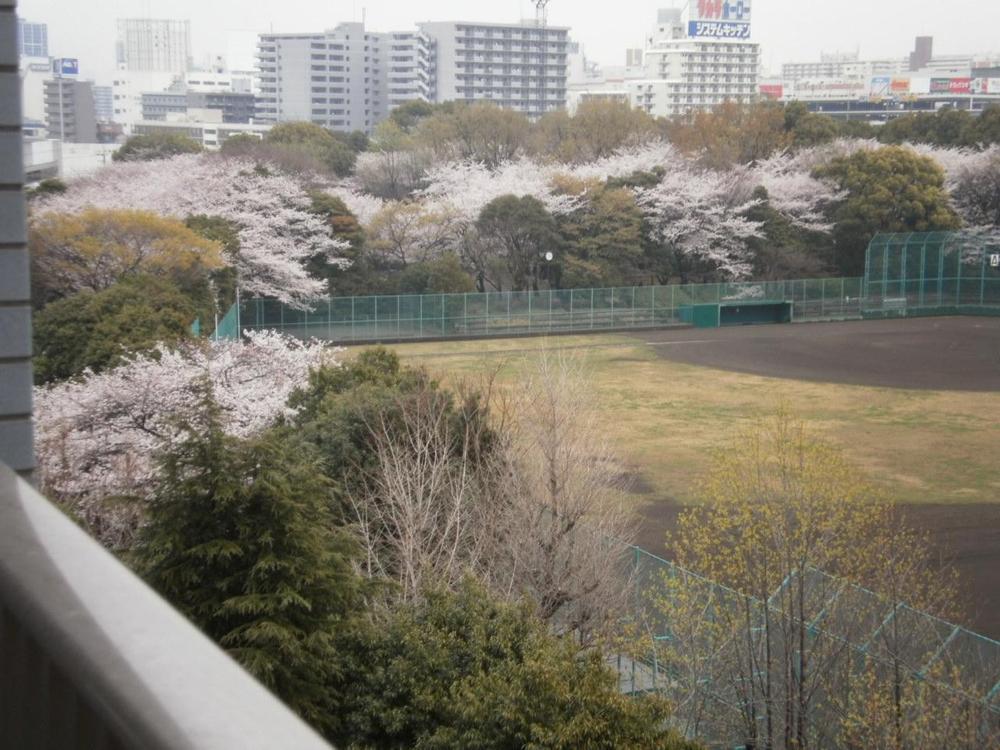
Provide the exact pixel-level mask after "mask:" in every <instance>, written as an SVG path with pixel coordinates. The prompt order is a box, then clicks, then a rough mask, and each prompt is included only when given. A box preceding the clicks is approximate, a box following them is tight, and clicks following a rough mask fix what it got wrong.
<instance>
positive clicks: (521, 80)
mask: <svg viewBox="0 0 1000 750" xmlns="http://www.w3.org/2000/svg"><path fill="white" fill-rule="evenodd" d="M568 47H569V40H568V29H565V28H555V27H546V26H539V25H537V24H535V23H533V22H532V23H530V24H529V23H524V24H466V23H457V22H446V23H424V24H420V25H419V29H418V30H415V31H396V32H387V33H375V32H370V31H367V30H366V29H365V28H364V25H363V24H360V23H342V24H340V25H338V26H337V27H336V28H334V29H332V30H328V31H325V32H322V33H315V34H263V35H261V37H260V40H259V43H258V50H257V60H258V68H259V70H260V95H259V97H258V104H257V119H258V120H260V121H261V122H281V121H288V120H308V121H310V122H315V123H318V124H320V125H323V126H324V127H328V128H332V129H334V130H343V131H349V130H364V131H367V132H370V131H371V130H372V129H373V128H374V127H375V125H377V124H378V123H379V122H381V121H382V120H384V119H385V118H386V117H388V115H389V112H391V111H392V109H393V108H395V107H397V106H399V105H400V104H402V103H404V102H407V101H412V100H421V101H429V102H445V101H464V102H477V101H489V102H494V103H495V104H497V105H499V106H502V107H506V108H509V109H515V110H518V111H520V112H524V113H525V114H526V115H528V116H529V117H532V118H535V117H540V116H541V115H543V114H545V113H546V112H551V111H552V110H557V109H563V108H564V107H565V105H566V76H567V61H568Z"/></svg>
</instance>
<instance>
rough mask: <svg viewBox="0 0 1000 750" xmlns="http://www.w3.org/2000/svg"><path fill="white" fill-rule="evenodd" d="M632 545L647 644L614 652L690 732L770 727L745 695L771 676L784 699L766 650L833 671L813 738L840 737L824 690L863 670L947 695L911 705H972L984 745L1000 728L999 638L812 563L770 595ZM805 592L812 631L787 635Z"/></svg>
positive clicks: (741, 732)
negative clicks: (794, 604)
mask: <svg viewBox="0 0 1000 750" xmlns="http://www.w3.org/2000/svg"><path fill="white" fill-rule="evenodd" d="M623 546H625V545H623ZM627 549H628V550H629V554H630V557H631V570H630V575H629V579H628V580H629V585H630V586H631V587H632V588H633V590H634V602H635V604H634V612H633V616H632V617H631V618H630V619H631V620H632V622H633V623H634V625H635V626H636V628H637V629H638V632H640V633H643V634H645V635H646V636H647V637H646V639H645V642H646V643H648V644H650V645H649V646H648V648H645V649H638V650H637V651H634V652H632V653H629V654H627V655H626V654H616V655H614V656H613V657H611V659H610V660H609V661H610V663H611V665H612V666H613V667H615V668H617V670H618V675H619V685H620V687H621V689H622V690H623V691H624V692H627V693H639V692H650V691H653V692H658V693H662V694H663V695H665V696H666V697H667V698H668V699H669V700H670V701H671V703H672V705H673V706H674V712H673V713H674V720H675V721H676V722H677V723H678V729H680V730H681V731H683V732H685V733H687V734H689V735H691V736H697V737H698V738H699V739H702V740H705V741H708V742H709V744H710V745H712V746H716V745H718V746H728V747H735V746H739V745H742V744H743V741H745V738H746V736H747V731H748V727H747V725H748V722H750V723H754V722H757V723H758V730H759V732H760V734H759V735H758V736H761V735H762V733H763V729H764V727H763V725H762V724H759V722H762V720H763V717H762V716H761V715H760V713H759V709H760V705H759V704H758V705H757V706H756V707H755V710H752V711H750V712H749V713H748V706H747V701H748V696H750V697H751V699H752V696H753V689H752V687H753V686H755V685H763V684H765V682H766V684H768V685H770V686H771V689H773V690H774V692H773V694H772V696H771V697H772V699H773V700H774V701H775V702H776V704H777V703H779V702H780V701H781V700H783V698H784V696H783V695H782V694H781V690H782V687H783V685H785V684H787V683H786V681H785V680H783V679H782V676H781V675H776V678H775V679H771V680H766V681H765V674H766V666H765V665H766V664H768V663H771V662H770V660H769V659H768V658H767V657H766V654H768V653H770V654H778V653H783V652H784V651H785V649H787V648H791V649H792V652H793V653H794V654H798V655H800V658H801V659H804V660H805V661H803V662H800V663H808V664H809V665H810V666H811V668H812V669H813V670H817V669H822V670H823V673H824V679H823V680H821V681H820V683H817V685H818V686H819V687H818V688H817V690H818V691H817V693H816V695H815V696H814V699H815V701H816V702H815V704H814V709H813V710H812V711H811V712H810V715H811V723H810V726H808V727H807V733H808V735H809V737H810V738H811V740H812V741H813V743H814V745H815V746H816V747H824V746H833V745H830V744H829V742H828V741H829V740H830V739H831V738H830V737H829V736H828V735H826V734H825V732H827V731H828V729H829V726H830V725H832V722H831V721H828V719H834V718H836V717H839V716H842V709H843V705H844V704H843V700H844V697H845V696H844V695H843V694H830V693H829V692H827V691H829V690H830V689H832V686H837V689H841V688H842V687H843V686H845V685H850V684H851V683H852V680H853V681H854V682H855V684H856V681H857V679H858V676H859V675H861V674H862V673H864V672H868V673H870V674H875V675H877V679H879V680H881V681H883V682H884V684H887V685H890V686H891V685H892V684H894V682H893V681H895V680H902V681H903V682H904V683H906V682H908V681H912V683H913V684H914V685H921V686H928V687H929V688H930V689H931V690H932V691H933V692H934V694H935V695H937V696H940V700H938V699H935V698H931V699H928V700H926V701H925V702H924V703H921V704H920V705H919V706H918V705H916V704H911V705H909V707H908V708H906V710H908V711H909V710H916V711H920V710H932V707H934V706H947V709H946V710H949V711H960V712H963V713H964V715H965V717H966V721H969V722H972V723H971V724H970V727H972V729H973V731H974V732H976V733H977V734H978V736H980V737H982V738H984V741H985V742H987V743H988V742H990V741H991V738H995V737H997V736H1000V642H997V641H995V640H993V639H990V638H987V637H985V636H982V635H979V634H977V633H973V632H972V631H969V630H967V629H966V628H963V627H961V626H959V625H955V624H954V623H950V622H946V621H944V620H941V619H940V618H937V617H934V616H932V615H929V614H927V613H925V612H920V611H918V610H915V609H913V608H911V607H909V606H907V605H905V604H901V603H892V602H889V601H886V600H884V599H882V598H881V597H879V596H877V595H875V594H874V593H872V592H871V591H869V590H867V589H864V588H862V587H860V586H856V585H854V584H851V583H850V582H847V581H845V580H843V579H840V578H837V577H835V576H831V575H828V574H826V573H824V572H822V571H819V570H815V569H807V570H805V571H804V572H802V573H801V574H800V573H793V574H792V575H791V576H789V577H788V578H787V579H786V580H785V581H784V582H782V583H781V585H779V586H778V587H777V588H776V590H775V591H774V592H773V593H772V594H771V596H770V597H769V598H768V599H767V600H766V601H762V600H758V599H754V598H752V597H746V596H743V595H740V594H739V593H738V592H736V591H734V590H732V589H730V588H727V587H726V586H723V585H720V584H718V583H715V582H713V581H710V580H708V579H706V578H703V577H701V576H698V575H696V574H694V573H692V572H690V571H687V570H685V569H683V568H681V567H679V566H677V565H675V564H673V563H671V562H669V561H667V560H663V559H661V558H659V557H657V556H655V555H652V554H650V553H649V552H646V551H645V550H642V549H639V548H637V547H627ZM800 596H801V597H802V600H803V601H804V602H805V605H804V610H805V611H807V612H809V613H810V615H809V617H810V620H809V621H808V622H807V623H805V625H806V627H805V628H804V629H803V630H804V632H805V633H806V634H807V635H806V639H805V641H804V642H803V641H799V640H798V639H796V640H795V641H794V642H792V643H786V642H785V638H786V637H787V636H789V635H792V634H793V633H794V632H797V630H796V629H793V628H790V627H789V625H790V624H791V622H792V621H791V620H790V619H789V617H790V611H791V610H790V608H789V606H788V602H789V601H790V600H791V599H793V598H794V599H795V600H796V601H797V600H798V597H800ZM794 622H795V623H796V624H800V621H798V620H795V621H794ZM775 664H776V666H775V667H774V669H778V670H779V671H780V669H781V665H780V664H779V663H777V662H775ZM984 746H985V745H984Z"/></svg>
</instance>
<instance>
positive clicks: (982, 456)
mask: <svg viewBox="0 0 1000 750" xmlns="http://www.w3.org/2000/svg"><path fill="white" fill-rule="evenodd" d="M639 336H640V337H639V338H632V337H628V336H620V335H603V336H571V337H554V338H551V339H544V338H528V339H505V340H490V341H473V342H433V343H421V344H400V345H395V346H393V348H394V349H395V350H396V351H397V352H399V354H400V355H401V356H402V357H403V358H404V360H406V361H408V362H410V363H413V364H420V365H422V366H424V367H426V368H427V369H428V370H430V371H431V372H432V373H434V374H435V375H438V376H439V377H441V379H443V380H445V381H447V380H450V379H454V378H460V377H462V376H466V375H474V374H475V373H477V372H479V371H483V370H486V369H488V368H492V367H495V366H496V365H497V364H498V363H501V364H502V366H503V367H502V370H501V372H502V380H503V382H507V383H514V382H516V381H517V379H518V377H519V373H520V372H521V371H522V370H524V368H526V367H530V360H531V359H532V357H533V356H534V355H533V352H536V351H537V350H538V349H539V348H541V347H550V348H564V349H567V350H571V351H573V352H575V353H576V355H577V356H579V357H580V359H581V361H582V362H583V363H584V366H585V368H586V370H587V371H588V372H589V374H590V376H591V377H592V380H593V384H594V387H595V389H596V392H597V396H598V399H599V405H600V408H601V410H602V411H603V413H604V414H605V417H606V418H605V419H604V424H605V427H606V429H607V431H608V436H609V438H610V439H611V440H612V441H613V444H614V445H615V447H616V449H617V452H618V453H619V455H620V456H621V457H622V459H623V460H624V461H625V462H626V463H627V465H628V468H629V470H630V471H631V472H633V473H634V475H635V476H636V477H637V478H638V479H639V481H637V482H635V483H634V484H635V490H636V494H637V497H636V500H640V499H641V500H644V501H648V500H653V499H656V500H672V501H675V502H679V503H682V504H687V503H690V502H693V501H695V500H696V497H695V495H694V492H693V488H694V485H695V483H696V481H697V478H698V476H699V475H701V474H702V473H703V472H704V471H705V470H706V469H707V468H708V467H709V464H710V457H711V451H712V449H713V448H716V447H719V446H720V445H723V444H724V443H725V442H726V441H727V439H728V438H729V437H730V436H732V435H733V433H734V430H735V429H737V428H738V427H739V426H740V425H741V424H743V423H745V421H746V420H747V419H749V418H752V417H753V416H754V415H757V414H761V413H766V412H768V411H772V410H774V409H777V408H778V407H779V406H782V405H783V406H785V407H786V408H787V409H789V410H790V411H792V412H793V413H794V414H796V415H798V416H800V417H801V418H802V419H804V420H806V421H807V422H808V423H809V424H810V425H812V426H813V428H814V429H815V430H817V431H818V432H819V433H820V434H822V435H824V436H826V437H827V438H829V439H830V440H832V441H834V442H836V443H838V444H840V445H841V446H843V448H844V449H845V451H846V452H847V454H848V456H849V457H850V458H851V459H852V460H853V461H854V463H855V464H856V465H857V466H859V468H860V469H861V470H863V471H865V472H867V474H868V475H869V476H870V477H871V478H872V479H873V480H875V481H877V482H879V483H881V484H884V485H885V486H886V487H887V488H889V489H890V490H891V491H892V492H893V493H894V495H895V497H896V498H897V499H898V500H899V501H901V502H906V503H923V502H928V503H942V502H943V503H982V502H987V503H989V502H996V501H998V500H1000V393H996V392H959V391H932V390H904V389H897V388H877V387H869V386H858V385H842V384H834V383H819V382H809V381H805V380H789V379H782V378H774V377H762V376H758V375H749V374H743V373H739V372H731V371H725V370H718V369H710V368H706V367H699V366H693V365H689V364H682V363H678V362H674V361H670V360H668V359H664V358H662V357H661V356H659V354H658V353H657V350H656V348H655V346H653V345H650V344H647V343H644V340H645V338H648V337H643V334H639ZM638 495H641V496H642V497H641V498H640V497H638Z"/></svg>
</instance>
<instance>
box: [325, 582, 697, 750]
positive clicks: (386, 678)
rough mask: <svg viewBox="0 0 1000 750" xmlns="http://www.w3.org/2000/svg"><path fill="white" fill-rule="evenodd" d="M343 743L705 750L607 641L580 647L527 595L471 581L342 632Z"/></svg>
mask: <svg viewBox="0 0 1000 750" xmlns="http://www.w3.org/2000/svg"><path fill="white" fill-rule="evenodd" d="M337 651H338V653H339V654H340V656H341V658H342V659H344V660H345V661H346V664H345V666H344V667H342V668H341V669H340V670H339V673H340V674H341V675H342V676H343V678H342V681H340V682H338V683H337V687H336V690H335V692H336V693H337V694H338V695H339V696H340V704H339V705H338V714H339V718H340V723H339V725H338V727H337V729H336V731H335V732H334V736H333V739H334V741H335V742H338V743H341V744H343V745H345V746H352V747H359V746H360V747H398V748H402V747H423V748H439V749H441V750H445V749H446V748H448V749H450V748H455V749H456V750H457V749H458V748H472V747H474V748H480V749H482V750H487V749H489V748H497V750H500V749H501V748H553V749H557V748H565V749H566V750H570V748H574V749H575V748H591V750H597V749H599V748H608V749H609V750H610V748H635V749H638V748H660V749H662V750H687V749H690V750H694V748H696V747H698V746H697V745H695V744H693V743H689V742H686V741H684V740H682V739H681V738H679V737H678V736H677V735H676V734H674V733H673V732H672V731H671V730H669V729H667V728H666V720H667V716H668V715H667V708H666V705H665V704H664V703H662V702H661V701H659V700H658V699H655V698H650V697H629V696H626V695H623V694H622V693H621V692H619V690H618V684H617V678H616V677H615V675H614V673H612V672H611V671H610V670H609V669H608V668H607V667H606V666H605V665H604V663H603V658H602V657H601V655H600V653H599V652H590V653H588V654H585V655H580V654H578V653H577V651H576V648H575V647H574V644H573V643H572V642H571V640H569V639H566V640H559V639H557V638H555V637H554V636H552V635H551V634H550V633H549V632H548V630H547V626H546V625H545V624H544V623H543V622H541V621H540V620H539V619H538V618H537V617H535V615H534V613H533V612H532V610H531V609H530V607H528V606H527V605H514V604H503V603H498V602H496V601H493V600H491V598H490V597H489V596H488V595H487V593H486V592H485V591H484V590H483V589H481V588H480V587H479V586H477V585H475V584H473V583H471V582H467V583H466V584H465V585H464V586H463V587H462V588H461V589H460V590H459V591H458V592H456V593H444V592H429V593H428V594H427V596H426V598H425V599H424V600H423V601H422V602H420V603H417V604H412V605H403V606H402V607H401V608H399V609H398V610H397V611H395V612H390V613H388V614H387V615H386V616H385V618H384V619H379V620H377V621H376V622H375V623H374V624H372V625H370V626H368V627H365V628H358V629H355V630H352V631H350V632H347V633H345V634H344V635H343V636H342V637H341V638H339V639H338V648H337Z"/></svg>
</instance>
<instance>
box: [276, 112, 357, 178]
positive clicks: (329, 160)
mask: <svg viewBox="0 0 1000 750" xmlns="http://www.w3.org/2000/svg"><path fill="white" fill-rule="evenodd" d="M264 143H266V144H268V145H271V146H280V147H282V149H281V150H284V151H285V152H286V153H287V154H288V155H290V156H291V155H301V156H302V157H305V158H306V159H310V158H311V159H313V160H314V164H313V167H314V168H315V167H320V168H322V169H324V170H326V171H330V172H333V173H334V174H336V175H339V176H342V177H343V176H346V175H349V174H350V173H351V171H352V170H353V169H354V161H355V158H356V157H357V152H356V151H355V150H354V149H353V148H352V147H351V146H350V145H348V144H347V143H345V142H344V141H343V140H340V139H338V138H336V137H335V136H334V134H333V133H331V132H330V131H329V130H327V129H326V128H324V127H321V126H320V125H316V124H315V123H311V122H280V123H278V124H277V125H275V126H274V127H273V128H271V129H270V130H269V131H267V134H266V135H265V136H264Z"/></svg>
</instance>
